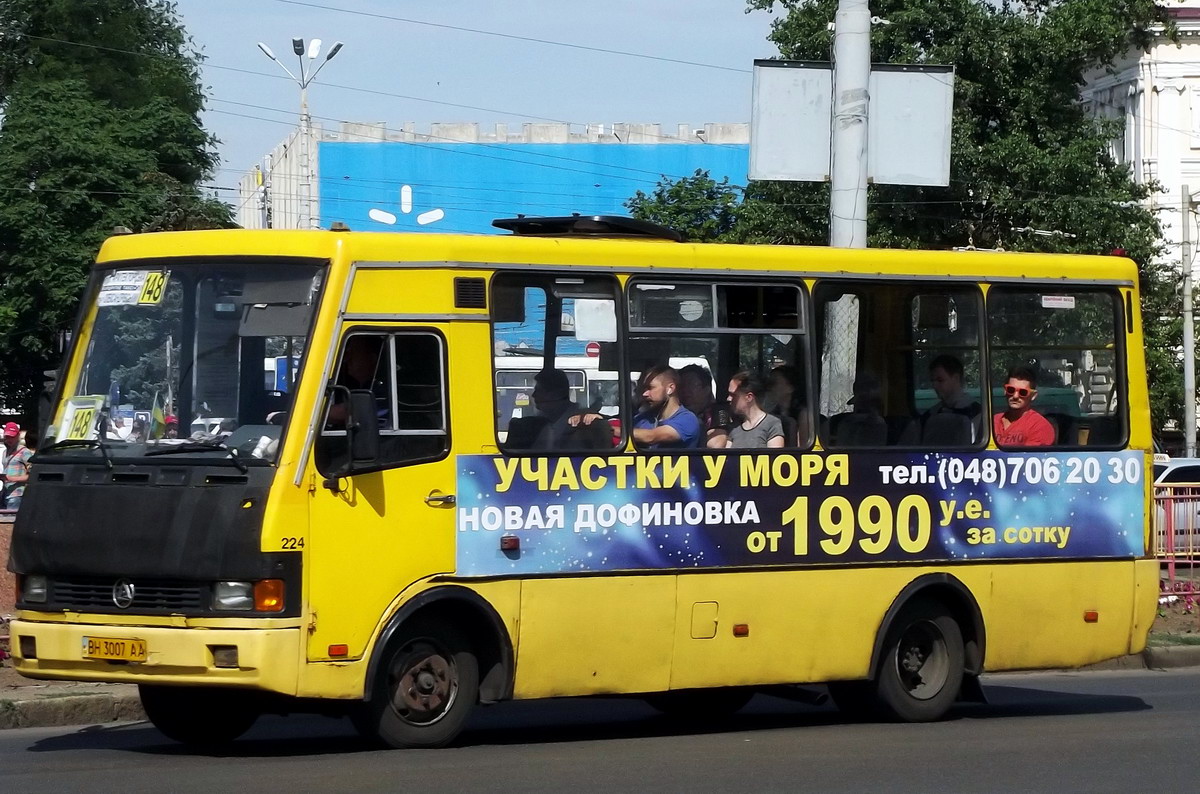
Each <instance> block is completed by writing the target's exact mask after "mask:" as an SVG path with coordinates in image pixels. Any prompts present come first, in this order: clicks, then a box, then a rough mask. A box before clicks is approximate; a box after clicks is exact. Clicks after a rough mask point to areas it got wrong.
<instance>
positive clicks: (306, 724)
mask: <svg viewBox="0 0 1200 794" xmlns="http://www.w3.org/2000/svg"><path fill="white" fill-rule="evenodd" d="M985 690H986V693H987V695H988V698H989V700H990V702H989V704H988V705H963V706H959V707H957V708H956V709H955V711H954V712H953V714H952V716H951V718H950V719H948V720H946V721H944V722H940V723H934V724H929V725H889V724H855V723H851V722H846V721H844V720H843V719H842V718H841V716H840V715H839V714H838V713H837V711H836V710H834V709H833V708H832V707H829V706H805V705H799V704H796V703H792V702H788V701H783V700H779V699H777V698H771V697H766V696H759V697H756V698H755V700H754V701H753V702H752V703H751V704H750V706H749V707H747V709H746V710H745V711H743V712H742V713H741V714H739V715H738V716H737V717H735V718H733V719H732V720H730V721H729V722H727V723H725V724H723V725H721V726H720V727H719V728H711V729H699V728H697V727H695V726H689V725H681V724H678V723H673V722H671V721H669V720H667V719H665V718H663V717H660V716H657V715H656V713H655V712H653V711H652V710H650V709H649V708H648V707H646V706H644V705H643V704H641V703H640V702H639V701H633V700H617V699H603V700H575V701H564V700H560V701H544V702H535V703H510V704H502V705H500V706H494V707H491V708H488V709H484V710H481V711H480V712H479V713H478V715H477V717H476V718H475V720H474V722H473V723H472V725H471V727H470V728H469V730H468V731H467V732H466V733H464V735H463V736H462V740H461V743H460V746H458V747H455V748H450V749H446V750H434V751H379V750H372V749H368V748H366V747H365V746H364V745H363V744H362V743H361V742H360V741H359V740H358V739H357V738H356V737H355V735H354V733H353V731H352V729H351V728H350V725H349V723H348V722H347V721H343V720H332V719H327V718H321V717H290V718H281V717H271V718H264V719H263V720H261V721H260V722H259V724H258V725H256V726H255V728H254V729H253V730H252V731H251V732H250V733H249V734H247V735H246V737H244V738H243V739H242V740H241V741H239V742H238V743H237V744H235V745H232V746H231V748H230V749H229V750H227V751H226V752H223V753H221V754H219V755H212V754H207V755H202V754H193V753H190V752H188V751H187V750H185V749H184V748H182V747H181V746H179V745H175V744H173V743H171V742H169V741H168V740H166V739H165V738H163V737H162V736H161V735H160V734H159V733H158V732H157V731H155V730H154V728H153V727H151V726H149V725H148V724H146V723H127V724H123V725H109V726H96V727H89V728H39V729H28V730H11V731H3V732H0V791H87V792H108V791H121V792H137V791H154V792H161V791H173V792H174V791H203V792H208V793H210V794H211V792H214V791H242V790H255V791H288V792H303V791H322V792H328V791H336V792H343V791H354V792H357V791H399V790H406V791H484V790H491V791H501V790H504V791H509V790H517V791H522V792H527V791H564V790H571V791H572V794H575V792H579V791H587V790H625V791H641V790H654V791H687V792H696V791H721V792H725V793H726V794H728V792H737V791H784V790H786V791H864V790H868V789H875V790H879V791H888V792H894V791H921V792H928V791H944V792H959V791H1022V792H1032V791H1053V792H1057V793H1061V792H1068V791H1080V792H1085V791H1086V792H1102V791H1114V792H1116V791H1119V792H1133V791H1151V790H1160V791H1170V790H1172V788H1174V789H1176V790H1193V789H1194V786H1195V780H1196V772H1197V769H1196V765H1197V763H1198V762H1200V756H1198V755H1197V753H1196V748H1197V747H1198V746H1200V744H1198V742H1200V740H1198V739H1197V735H1196V725H1197V724H1200V670H1197V669H1195V668H1192V669H1187V670H1175V671H1167V672H1150V671H1121V672H1086V673H1042V674H1026V675H1004V676H992V677H989V678H988V679H986V681H985Z"/></svg>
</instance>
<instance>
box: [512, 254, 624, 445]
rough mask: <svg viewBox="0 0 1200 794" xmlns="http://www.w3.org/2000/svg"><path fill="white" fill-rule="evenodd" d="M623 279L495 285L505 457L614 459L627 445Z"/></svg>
mask: <svg viewBox="0 0 1200 794" xmlns="http://www.w3.org/2000/svg"><path fill="white" fill-rule="evenodd" d="M617 297H618V286H617V282H616V279H614V278H612V277H609V276H578V275H574V274H572V275H566V274H556V273H501V274H499V275H497V276H496V277H495V279H493V281H492V301H491V306H492V322H493V325H492V349H493V371H494V384H495V417H496V437H497V441H498V442H499V445H500V448H501V449H502V450H504V451H505V452H537V453H573V452H580V453H582V452H591V453H596V452H611V451H613V450H614V449H617V448H618V446H619V444H620V443H621V440H622V439H623V430H622V427H621V422H620V415H621V405H622V402H621V394H620V390H619V389H617V388H615V385H616V384H617V383H618V379H619V368H620V350H619V346H618V338H617V337H618V334H617Z"/></svg>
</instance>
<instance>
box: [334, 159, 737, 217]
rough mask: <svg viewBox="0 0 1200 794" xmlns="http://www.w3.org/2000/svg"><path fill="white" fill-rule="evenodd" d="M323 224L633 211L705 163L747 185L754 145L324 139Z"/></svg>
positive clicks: (717, 174)
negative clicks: (658, 188)
mask: <svg viewBox="0 0 1200 794" xmlns="http://www.w3.org/2000/svg"><path fill="white" fill-rule="evenodd" d="M318 162H319V164H320V165H319V174H318V176H317V183H318V194H319V203H318V209H317V212H318V214H319V217H320V226H321V227H322V228H326V229H328V228H329V227H330V225H331V224H332V223H334V222H337V221H341V222H343V223H345V224H346V225H347V226H349V227H350V228H351V229H354V230H356V231H397V232H399V231H403V232H411V231H431V232H450V233H494V232H498V231H499V230H497V229H495V228H494V227H492V225H491V223H492V220H493V219H495V218H508V217H514V216H516V215H518V214H525V215H545V216H553V215H569V214H571V213H573V212H578V213H580V214H584V215H596V214H615V215H625V214H628V210H627V209H626V208H625V202H626V201H628V200H629V199H630V198H631V197H632V196H633V195H635V194H636V193H637V191H639V190H641V191H643V192H647V193H649V192H650V191H652V190H653V189H654V187H655V185H656V184H657V183H658V182H659V181H660V180H661V179H662V178H663V177H669V178H672V179H678V178H680V177H685V176H691V175H692V174H694V173H695V172H696V171H697V170H698V169H699V170H704V171H708V172H709V174H710V175H711V176H712V177H713V178H715V179H717V180H718V181H719V180H720V179H722V178H723V177H728V178H729V181H730V182H731V183H733V184H737V185H744V184H746V181H747V170H748V165H749V144H748V143H701V142H694V143H685V142H671V140H666V141H664V142H659V143H633V144H631V143H591V142H587V143H584V142H581V143H521V142H518V143H513V142H507V143H446V142H436V143H434V142H425V141H411V142H410V141H380V142H346V141H329V140H323V141H321V142H320V143H319V149H318Z"/></svg>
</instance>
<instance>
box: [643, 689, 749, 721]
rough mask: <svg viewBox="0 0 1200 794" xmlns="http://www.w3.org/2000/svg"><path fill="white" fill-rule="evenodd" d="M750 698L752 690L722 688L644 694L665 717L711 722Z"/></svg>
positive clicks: (726, 714)
mask: <svg viewBox="0 0 1200 794" xmlns="http://www.w3.org/2000/svg"><path fill="white" fill-rule="evenodd" d="M752 697H754V690H753V689H744V688H740V687H723V688H718V689H676V690H673V691H670V692H656V693H654V694H653V695H646V697H645V700H646V702H647V703H648V704H650V705H651V706H652V707H654V708H656V709H658V710H659V711H661V712H662V713H663V714H666V715H667V716H669V717H672V718H674V719H680V720H688V721H690V722H711V721H713V720H719V719H722V718H725V717H729V716H732V715H733V714H736V713H737V712H739V711H741V710H742V708H743V707H744V706H745V705H746V704H747V703H749V702H750V698H752Z"/></svg>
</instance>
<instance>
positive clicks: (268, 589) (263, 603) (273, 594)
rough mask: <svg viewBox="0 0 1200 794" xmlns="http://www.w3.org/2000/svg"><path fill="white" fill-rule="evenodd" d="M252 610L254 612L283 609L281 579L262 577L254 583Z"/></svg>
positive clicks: (279, 610) (280, 610)
mask: <svg viewBox="0 0 1200 794" xmlns="http://www.w3.org/2000/svg"><path fill="white" fill-rule="evenodd" d="M254 610H255V611H256V612H282V611H283V580H282V579H263V580H262V581H260V582H255V583H254Z"/></svg>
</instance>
